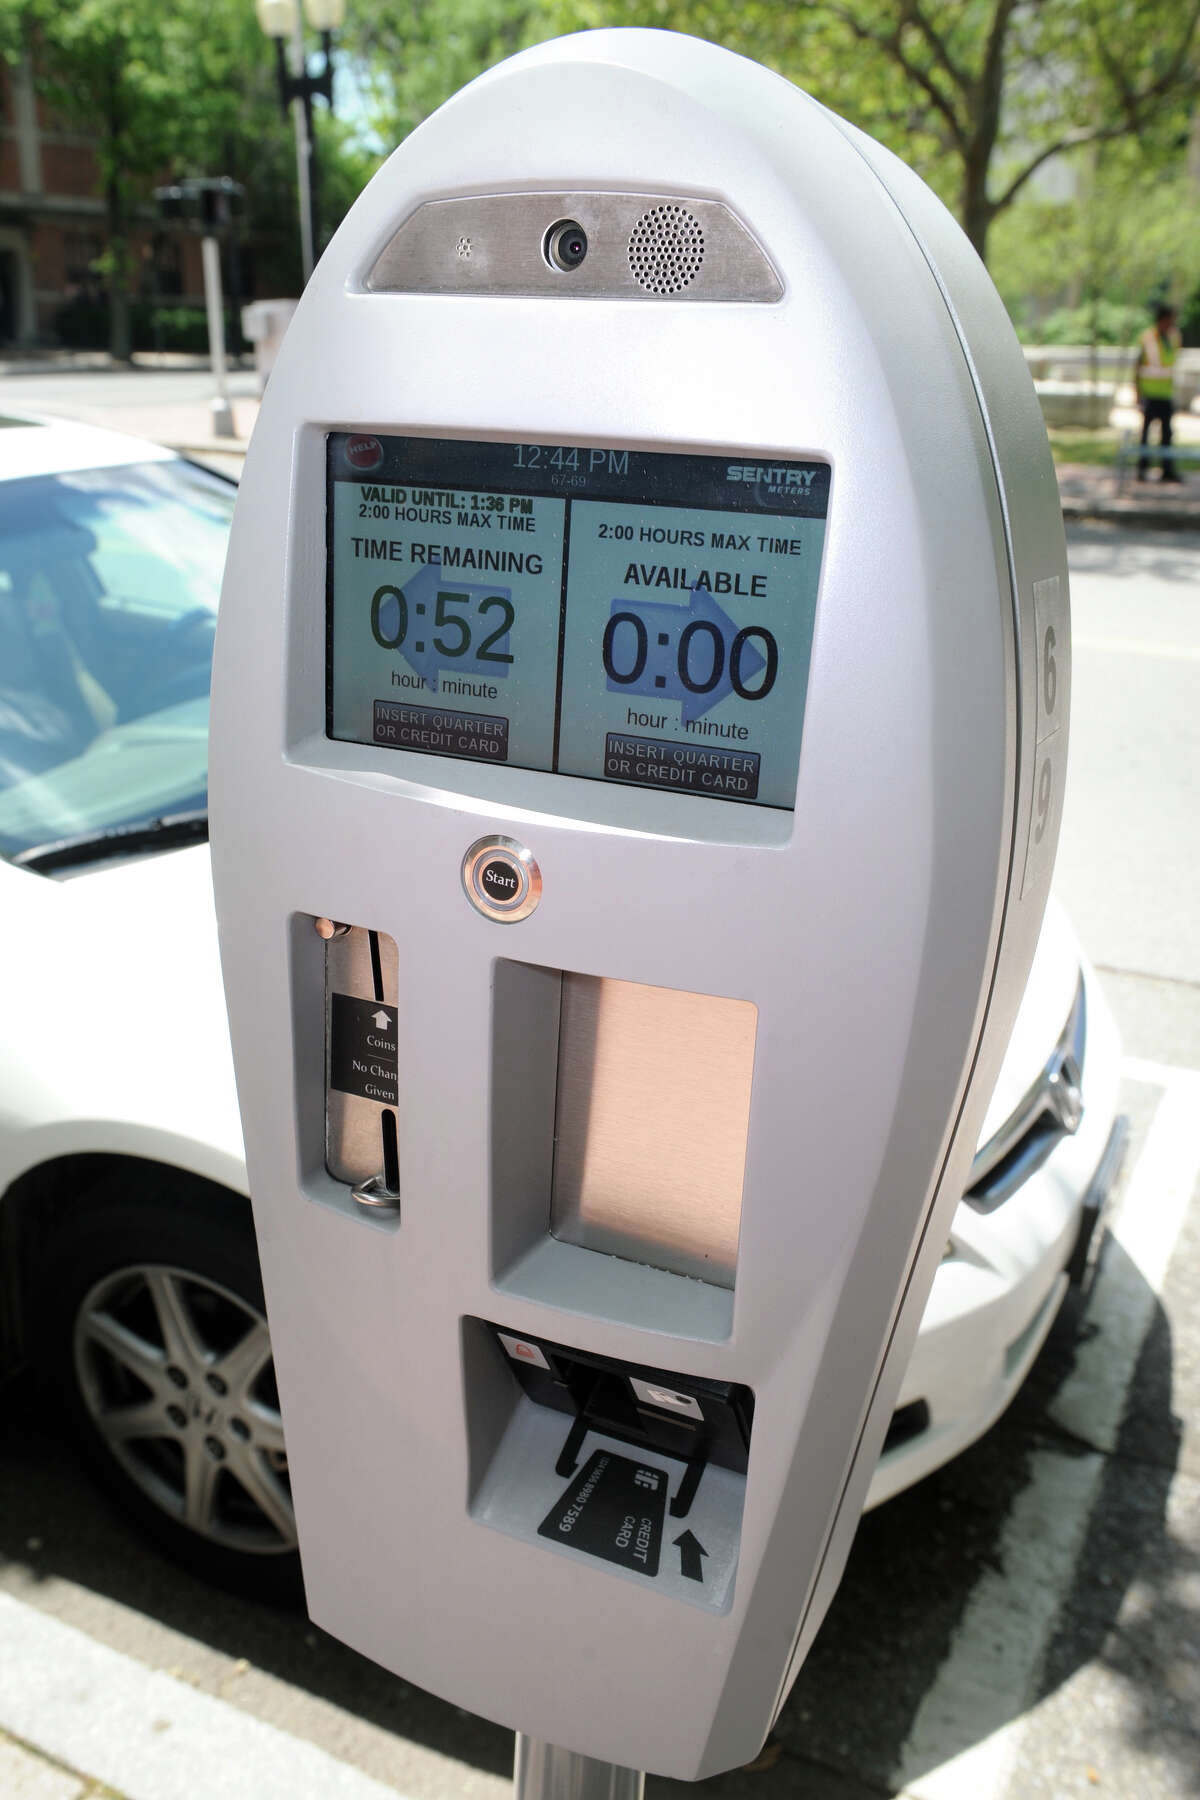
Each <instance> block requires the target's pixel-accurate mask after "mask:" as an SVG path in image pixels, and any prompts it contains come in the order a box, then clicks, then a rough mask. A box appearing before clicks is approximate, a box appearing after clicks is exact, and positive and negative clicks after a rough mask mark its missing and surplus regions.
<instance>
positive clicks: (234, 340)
mask: <svg viewBox="0 0 1200 1800" xmlns="http://www.w3.org/2000/svg"><path fill="white" fill-rule="evenodd" d="M130 324H131V330H132V337H133V348H134V349H135V350H176V351H190V352H192V353H193V354H194V355H196V356H207V355H208V315H207V313H206V312H205V310H204V308H203V307H202V306H158V305H154V304H153V303H152V302H150V301H148V300H135V301H134V303H133V307H132V309H131V312H130ZM109 329H110V319H109V308H108V301H107V300H106V299H104V300H82V299H81V300H69V301H68V302H67V304H66V305H65V306H61V307H60V308H59V310H58V312H57V313H56V314H55V316H54V331H55V335H56V336H57V338H58V341H59V343H60V344H61V345H62V346H63V348H64V349H67V350H107V349H108V344H109ZM225 348H226V350H227V351H228V352H229V354H230V355H231V356H236V355H238V354H239V353H240V352H241V351H243V350H244V349H245V348H246V344H245V340H244V339H243V337H242V332H241V317H240V312H239V310H238V309H236V308H234V307H226V309H225Z"/></svg>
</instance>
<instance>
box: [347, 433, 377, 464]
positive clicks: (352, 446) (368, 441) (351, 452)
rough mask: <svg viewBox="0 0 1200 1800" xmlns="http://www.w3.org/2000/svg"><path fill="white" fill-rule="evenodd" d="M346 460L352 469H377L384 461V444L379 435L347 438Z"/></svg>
mask: <svg viewBox="0 0 1200 1800" xmlns="http://www.w3.org/2000/svg"><path fill="white" fill-rule="evenodd" d="M346 461H347V462H348V463H349V464H350V467H351V468H352V469H377V468H378V467H379V465H380V463H381V462H382V461H383V445H382V444H381V443H380V441H379V439H378V438H377V437H351V438H347V439H346Z"/></svg>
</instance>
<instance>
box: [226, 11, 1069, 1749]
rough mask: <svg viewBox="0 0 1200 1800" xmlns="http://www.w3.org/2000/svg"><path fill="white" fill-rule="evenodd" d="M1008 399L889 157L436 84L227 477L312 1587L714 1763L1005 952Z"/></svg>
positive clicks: (690, 105) (801, 1614)
mask: <svg viewBox="0 0 1200 1800" xmlns="http://www.w3.org/2000/svg"><path fill="white" fill-rule="evenodd" d="M1068 636H1069V628H1068V611H1067V576H1066V566H1065V556H1064V544H1063V534H1062V526H1061V517H1060V512H1059V507H1058V499H1057V489H1056V486H1055V481H1054V476H1053V470H1052V466H1051V463H1050V458H1049V452H1048V448H1047V444H1046V439H1045V433H1044V430H1043V428H1042V423H1041V418H1040V414H1039V411H1038V406H1037V402H1036V398H1035V395H1034V392H1033V388H1032V385H1031V383H1030V380H1029V378H1028V375H1027V373H1026V370H1025V366H1024V361H1023V358H1022V356H1021V353H1020V351H1019V349H1018V346H1017V344H1016V341H1015V339H1014V337H1013V334H1012V331H1011V329H1010V327H1009V324H1008V321H1007V319H1006V318H1005V315H1004V312H1003V309H1002V307H1001V305H1000V302H999V300H998V298H997V296H996V294H995V292H994V290H993V288H992V286H991V284H990V282H989V281H988V278H987V276H986V274H985V272H984V270H983V268H982V266H981V265H980V264H979V262H978V261H977V259H976V258H975V256H974V254H973V252H972V251H971V249H970V248H969V246H968V245H967V243H966V241H965V239H964V238H963V237H962V235H961V233H960V232H959V231H958V229H957V227H956V226H955V225H954V223H953V222H952V221H951V219H950V218H949V217H948V215H947V214H946V213H945V211H944V210H943V208H942V207H941V206H940V204H939V203H938V202H937V201H936V200H935V199H934V198H933V196H932V195H931V194H930V193H929V192H928V190H927V189H926V188H925V187H924V186H923V185H922V184H921V183H920V182H919V181H918V180H917V179H916V178H915V177H914V176H913V175H912V174H911V173H910V172H909V171H908V170H906V169H905V168H904V167H903V166H902V165H901V164H899V163H898V162H897V161H896V160H895V159H894V158H893V157H892V156H891V155H889V154H888V153H887V152H885V151H884V150H882V149H881V148H880V147H879V146H878V145H875V144H873V143H871V142H870V141H868V140H867V139H866V138H864V137H863V136H862V135H861V134H860V133H859V132H857V131H855V130H853V129H852V128H851V127H850V126H848V125H846V124H845V123H844V122H842V121H840V120H838V119H836V118H835V117H833V116H832V115H831V114H830V113H828V112H827V111H825V110H824V109H823V108H822V107H820V106H818V105H816V104H815V103H814V102H813V101H812V100H810V99H809V98H807V97H806V96H805V95H804V94H802V93H800V92H799V91H797V90H796V89H795V88H793V87H791V86H790V85H788V84H787V83H786V82H784V81H782V80H781V79H779V78H778V77H776V76H774V75H772V74H769V73H767V72H766V71H765V70H763V69H761V68H759V67H757V66H755V65H753V64H751V63H749V62H746V61H743V60H741V59H739V58H737V57H734V56H731V55H729V54H728V53H726V52H723V51H721V50H718V49H716V48H714V47H713V46H711V45H708V44H704V43H700V42H697V41H694V40H691V39H686V38H679V37H675V36H672V35H670V34H667V33H657V32H642V31H617V32H609V31H601V32H595V33H591V34H587V35H584V36H580V37H575V38H568V39H565V40H563V41H560V42H557V43H553V44H548V45H544V46H542V47H540V48H538V49H535V50H531V51H529V52H526V53H525V54H523V55H521V56H518V57H516V58H514V59H513V60H512V61H511V62H508V63H505V64H503V65H501V66H500V67H499V68H497V69H496V70H494V71H492V73H490V74H489V75H487V76H485V77H483V78H482V79H481V80H479V81H477V82H475V83H473V84H472V85H471V86H470V87H469V88H467V89H466V90H465V91H464V92H463V93H461V94H460V95H458V96H457V97H456V98H455V99H454V100H452V101H450V102H449V103H448V104H447V105H446V106H444V107H443V108H442V109H441V111H440V112H438V113H437V114H435V115H434V116H433V117H432V118H431V119H429V120H428V121H427V122H426V123H425V124H424V125H423V126H422V127H421V128H420V129H419V130H418V131H416V132H415V133H414V134H413V135H412V136H411V137H410V138H409V139H408V140H407V141H406V143H405V144H404V145H403V147H402V148H401V149H400V150H399V151H398V152H397V153H396V154H395V155H394V156H393V157H392V158H391V160H390V161H389V162H388V163H387V164H386V166H385V167H384V168H383V170H382V171H381V172H380V173H379V175H378V176H376V178H375V180H374V181H373V182H372V183H371V185H370V186H369V188H368V189H367V190H366V192H365V193H364V194H363V196H362V197H361V199H360V200H359V201H358V202H357V204H356V205H355V207H354V208H353V210H352V212H351V213H350V215H349V217H348V218H347V220H346V222H345V224H344V225H343V226H342V228H341V230H340V231H339V232H338V234H337V236H336V238H335V239H334V241H333V243H332V244H331V245H330V247H329V249H328V251H327V252H326V253H325V256H324V257H323V259H322V261H321V263H320V265H319V267H318V269H317V271H316V273H315V276H314V278H313V280H312V282H311V283H310V285H309V287H308V289H307V291H306V293H305V295H304V298H303V299H302V301H301V303H300V307H299V310H298V312H297V314H296V316H295V320H294V322H293V324H292V326H291V328H290V330H289V332H288V336H287V340H286V343H285V345H284V347H283V349H282V352H281V354H280V357H279V361H278V363H277V365H276V368H275V372H274V374H273V377H272V380H271V384H270V387H269V390H268V392H267V395H266V398H265V401H264V404H263V409H262V414H261V417H260V420H259V423H258V426H257V429H256V431H255V435H254V441H253V444H252V446H251V450H250V454H249V456H248V459H247V466H246V473H245V478H244V481H243V484H242V490H241V495H240V498H239V502H238V508H237V517H236V520H235V524H234V530H233V539H232V544H231V550H230V557H229V566H228V572H227V575H226V582H225V591H224V596H223V602H222V612H221V621H220V629H219V634H218V645H217V659H216V668H215V675H214V699H213V731H212V776H211V780H212V813H213V818H212V828H213V865H214V877H215V882H216V892H217V901H218V911H219V916H220V924H221V940H222V954H223V958H224V967H225V980H226V988H227V994H228V1001H229V1013H230V1022H231V1029H232V1036H233V1046H234V1052H235V1058H236V1063H237V1070H238V1080H239V1089H240V1094H241V1101H242V1109H243V1117H244V1124H245V1135H246V1151H247V1160H248V1167H249V1174H250V1185H251V1190H252V1193H253V1197H254V1210H255V1220H256V1225H257V1230H258V1236H259V1242H260V1247H261V1253H262V1263H263V1273H264V1280H265V1286H266V1296H267V1303H268V1310H269V1315H270V1321H271V1330H272V1339H273V1344H274V1348H275V1363H276V1369H277V1373H278V1380H279V1388H280V1396H281V1401H282V1406H283V1414H284V1420H285V1424H286V1430H287V1441H288V1453H289V1466H290V1470H291V1479H292V1484H293V1492H294V1498H295V1505H296V1512H297V1519H298V1525H299V1532H300V1543H301V1550H302V1556H303V1562H304V1570H305V1580H306V1586H307V1592H308V1600H309V1606H310V1610H311V1613H312V1615H313V1617H314V1619H316V1620H317V1621H318V1622H319V1623H320V1624H321V1625H323V1626H324V1627H325V1628H326V1629H328V1630H329V1631H331V1632H333V1633H335V1634H336V1635H338V1636H339V1637H341V1638H344V1639H345V1640H346V1641H347V1642H349V1643H351V1644H353V1645H354V1646H355V1647H356V1648H358V1649H359V1650H361V1651H363V1652H365V1653H366V1654H367V1655H369V1656H372V1657H374V1658H375V1659H376V1660H377V1661H379V1662H381V1663H383V1664H384V1665H386V1666H387V1667H389V1668H391V1669H393V1670H395V1671H396V1672H397V1673H398V1674H401V1675H403V1676H405V1677H406V1678H408V1679H409V1680H412V1681H415V1682H417V1683H420V1684H421V1685H422V1686H424V1687H427V1688H430V1689H432V1690H434V1691H435V1692H436V1693H439V1694H442V1695H444V1696H446V1697H447V1698H448V1699H450V1700H452V1701H454V1702H455V1703H457V1704H458V1705H460V1706H463V1707H467V1708H470V1709H471V1710H473V1711H475V1712H479V1713H482V1714H484V1715H486V1716H488V1717H490V1718H493V1719H496V1720H499V1721H501V1722H503V1723H505V1724H507V1725H510V1726H513V1727H516V1728H518V1729H519V1730H521V1731H524V1732H526V1733H528V1734H530V1735H532V1736H535V1737H539V1738H543V1739H548V1740H551V1741H553V1742H557V1743H560V1744H564V1745H566V1746H568V1747H570V1748H571V1749H573V1750H576V1751H579V1752H582V1753H584V1754H587V1755H590V1756H593V1757H597V1758H601V1759H604V1760H607V1761H611V1762H616V1763H622V1764H626V1765H629V1766H632V1767H639V1768H644V1769H648V1770H652V1771H657V1772H660V1773H662V1774H665V1775H671V1776H677V1777H684V1778H693V1777H699V1776H704V1775H708V1774H711V1773H714V1772H716V1771H718V1770H721V1769H725V1768H728V1767H731V1766H733V1765H735V1764H739V1763H743V1762H745V1761H747V1760H748V1759H750V1758H751V1757H753V1756H754V1754H755V1753H756V1752H757V1750H758V1748H759V1746H760V1744H761V1743H762V1741H763V1738H764V1737H765V1735H766V1733H767V1731H768V1729H769V1727H770V1725H771V1722H772V1719H773V1718H774V1716H775V1713H776V1711H777V1709H778V1707H779V1705H780V1704H781V1703H782V1700H783V1698H784V1696H785V1695H786V1693H787V1691H788V1688H789V1686H790V1684H791V1681H792V1680H793V1678H794V1676H795V1673H796V1671H797V1669H798V1667H799V1666H800V1663H801V1661H802V1660H803V1657H804V1655H805V1653H806V1651H807V1649H808V1646H809V1645H810V1643H811V1641H812V1638H813V1635H814V1633H815V1632H816V1629H817V1627H818V1625H819V1622H820V1619H821V1617H822V1615H823V1612H824V1610H825V1608H826V1606H827V1604H828V1602H829V1599H830V1597H831V1595H832V1592H833V1590H834V1588H835V1586H836V1583H837V1580H838V1577H839V1575H840V1571H841V1568H842V1565H843V1562H844V1559H845V1555H846V1552H847V1548H848V1545H849V1542H850V1539H851V1537H852V1535H853V1532H854V1529H855V1525H856V1523H857V1519H858V1516H859V1511H860V1507H861V1504H862V1500H863V1496H864V1494H865V1491H866V1488H867V1484H868V1481H869V1478H870V1475H871V1471H872V1468H873V1465H874V1462H875V1459H876V1457H877V1455H878V1453H879V1449H880V1446H881V1444H882V1442H883V1439H884V1435H885V1433H886V1431H887V1428H888V1424H889V1419H890V1416H891V1413H892V1408H893V1405H894V1399H895V1395H896V1392H897V1389H898V1384H899V1381H900V1378H901V1375H902V1373H903V1370H904V1367H905V1362H906V1358H907V1355H908V1351H909V1348H910V1345H911V1343H912V1341H913V1338H914V1336H915V1333H916V1328H917V1325H918V1322H919V1319H920V1314H921V1311H922V1307H923V1304H924V1300H925V1297H926V1295H927V1293H928V1290H929V1286H930V1283H931V1281H932V1278H933V1273H934V1270H935V1268H936V1266H937V1264H938V1262H939V1260H940V1258H941V1255H942V1252H943V1249H944V1246H945V1243H946V1238H947V1232H948V1228H949V1224H950V1220H951V1216H952V1214H953V1211H954V1207H955V1205H956V1203H957V1200H958V1198H959V1196H960V1195H961V1193H962V1191H963V1188H964V1185H965V1178H966V1174H967V1169H968V1166H969V1162H970V1158H971V1154H972V1150H973V1147H974V1143H975V1138H976V1134H977V1131H978V1128H979V1124H980V1120H981V1117H982V1114H983V1111H984V1108H985V1105H986V1102H987V1100H988V1097H989V1093H990V1088H991V1083H992V1081H993V1079H994V1077H995V1074H996V1071H997V1069H998V1066H999V1059H1000V1056H1001V1053H1002V1051H1003V1048H1004V1044H1005V1042H1006V1039H1007V1034H1008V1031H1009V1029H1010V1027H1011V1024H1012V1021H1013V1018H1014V1016H1015V1012H1016V1007H1017V1003H1018V1001H1019V998H1020V994H1021V991H1022V988H1023V985H1024V980H1025V977H1026V975H1027V972H1028V968H1029V964H1030V961H1031V958H1032V953H1033V947H1034V944H1035V941H1036V937H1037V932H1038V926H1039V923H1040V920H1041V915H1042V909H1043V905H1044V902H1045V898H1046V892H1047V887H1048V883H1049V878H1050V872H1051V867H1052V862H1053V856H1054V848H1055V842H1056V839H1057V834H1058V824H1059V811H1060V805H1061V798H1062V784H1063V775H1064V770H1065V754H1066V737H1067V733H1066V718H1067V705H1068V687H1069V642H1068Z"/></svg>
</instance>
